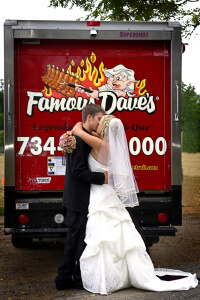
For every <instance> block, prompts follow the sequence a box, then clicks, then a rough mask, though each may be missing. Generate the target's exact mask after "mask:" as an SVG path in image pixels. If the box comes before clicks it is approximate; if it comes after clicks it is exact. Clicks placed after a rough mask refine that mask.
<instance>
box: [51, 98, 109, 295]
mask: <svg viewBox="0 0 200 300" xmlns="http://www.w3.org/2000/svg"><path fill="white" fill-rule="evenodd" d="M104 114H105V112H104V110H103V109H102V108H101V107H100V106H98V105H96V104H88V105H87V106H85V107H84V108H83V110H82V121H83V130H85V131H86V132H88V133H91V132H92V131H96V129H97V127H98V125H99V121H100V119H101V117H102V116H103V115H104ZM75 138H76V149H75V150H74V151H73V152H72V153H70V154H67V157H66V175H65V183H64V193H63V207H64V208H66V209H67V214H66V222H67V226H68V233H67V239H66V243H65V247H64V253H63V257H62V260H61V262H60V265H59V267H58V275H57V277H56V279H55V283H56V289H57V290H63V289H69V288H77V289H82V288H83V286H82V280H81V273H80V265H79V259H80V257H81V254H82V252H83V250H84V248H85V246H86V244H85V242H84V238H85V231H86V223H87V214H88V206H89V197H90V184H99V185H101V184H104V183H107V173H99V172H91V171H90V170H89V168H88V155H89V153H90V151H91V147H90V146H89V145H87V144H86V143H85V142H84V141H83V140H81V138H80V137H78V136H76V137H75Z"/></svg>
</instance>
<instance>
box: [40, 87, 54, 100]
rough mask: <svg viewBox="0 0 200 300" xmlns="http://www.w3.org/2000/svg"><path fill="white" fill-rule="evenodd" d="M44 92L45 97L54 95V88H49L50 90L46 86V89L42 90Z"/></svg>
mask: <svg viewBox="0 0 200 300" xmlns="http://www.w3.org/2000/svg"><path fill="white" fill-rule="evenodd" d="M42 92H43V94H44V96H45V97H51V96H52V89H51V88H49V91H48V88H46V86H45V87H44V89H43V90H42Z"/></svg>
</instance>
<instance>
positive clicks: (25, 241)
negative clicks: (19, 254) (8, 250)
mask: <svg viewBox="0 0 200 300" xmlns="http://www.w3.org/2000/svg"><path fill="white" fill-rule="evenodd" d="M12 244H13V246H15V247H17V248H28V247H31V246H32V245H33V242H32V239H31V238H21V237H18V236H17V235H14V234H13V235H12Z"/></svg>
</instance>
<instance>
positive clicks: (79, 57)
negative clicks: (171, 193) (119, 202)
mask: <svg viewBox="0 0 200 300" xmlns="http://www.w3.org/2000/svg"><path fill="white" fill-rule="evenodd" d="M170 55H171V54H170V42H168V41H123V42H122V41H120V42H119V41H107V42H106V46H105V44H104V42H102V41H76V40H71V41H70V40H66V41H62V40H58V41H55V40H41V41H40V44H34V45H33V44H22V41H21V40H17V41H16V44H15V116H16V118H15V135H16V140H15V149H16V166H15V167H16V168H15V169H16V174H15V175H16V188H17V190H63V184H64V175H56V174H57V173H56V172H57V171H55V170H54V171H55V173H56V174H55V175H52V174H50V169H51V168H50V167H49V169H48V167H47V166H48V157H50V156H51V157H52V156H54V157H55V159H56V162H58V157H59V156H61V155H62V152H61V151H58V149H57V147H58V140H59V137H60V135H61V134H63V133H64V132H65V131H66V130H69V129H70V128H71V127H72V126H73V125H74V124H75V123H76V122H77V121H80V120H81V108H82V104H83V102H84V101H85V103H88V101H89V98H88V96H87V95H86V94H78V93H76V94H75V95H73V93H71V94H70V95H71V96H69V94H68V95H65V94H62V93H61V92H58V91H56V89H55V88H53V87H52V88H51V89H50V83H51V84H53V81H52V80H53V77H48V79H49V80H47V83H46V84H44V82H42V79H41V77H42V76H44V75H45V73H46V70H47V65H48V64H50V65H51V72H52V70H53V69H52V65H54V66H55V68H56V67H58V69H57V73H58V75H60V72H62V68H63V69H64V72H66V70H67V69H69V71H71V72H73V73H77V70H78V72H79V71H80V75H81V81H82V83H81V84H82V85H84V86H85V87H86V88H89V87H92V88H93V89H95V90H97V89H98V87H99V86H103V85H104V84H106V82H107V80H108V78H107V77H106V76H105V74H104V69H111V68H114V67H116V66H118V65H120V64H122V65H124V66H125V67H126V68H128V69H131V70H133V71H134V72H135V74H134V76H135V79H136V81H137V82H135V83H134V92H133V93H132V96H130V95H128V94H127V93H125V96H123V97H121V98H120V97H117V96H116V94H114V93H111V95H112V96H110V97H108V95H107V94H105V93H104V97H103V98H101V97H100V100H97V101H96V103H97V104H99V105H102V106H104V105H106V109H107V111H108V112H109V113H112V114H114V115H115V116H116V117H119V118H120V119H121V120H122V122H123V123H124V126H125V130H126V134H127V140H128V143H129V147H130V157H131V163H132V166H133V170H134V173H135V175H136V179H137V182H138V186H139V189H140V190H169V189H170V184H171V175H170V174H171V169H170V163H171V158H170V157H171V126H170V123H171V119H170V111H171V103H170V102H171V96H170ZM55 72H56V71H55ZM73 73H71V77H70V78H71V79H72V81H73V80H74V77H73V76H74V75H73ZM84 74H85V76H84ZM51 76H52V75H51ZM95 76H97V77H95ZM98 79H101V81H99V83H98ZM45 87H46V90H45ZM45 91H46V92H45ZM71 91H72V92H73V89H72V90H71ZM68 92H69V91H68ZM46 93H50V94H51V95H47V94H46ZM165 144H166V147H167V148H166V149H163V147H164V146H165ZM50 150H51V153H50ZM50 164H51V162H49V166H50ZM48 170H49V173H48ZM58 173H59V172H58Z"/></svg>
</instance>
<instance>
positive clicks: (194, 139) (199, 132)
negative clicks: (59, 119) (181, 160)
mask: <svg viewBox="0 0 200 300" xmlns="http://www.w3.org/2000/svg"><path fill="white" fill-rule="evenodd" d="M182 132H183V138H182V144H183V151H184V152H199V151H200V95H197V94H196V92H195V88H194V87H193V86H191V85H188V86H187V85H185V84H184V83H183V85H182Z"/></svg>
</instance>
